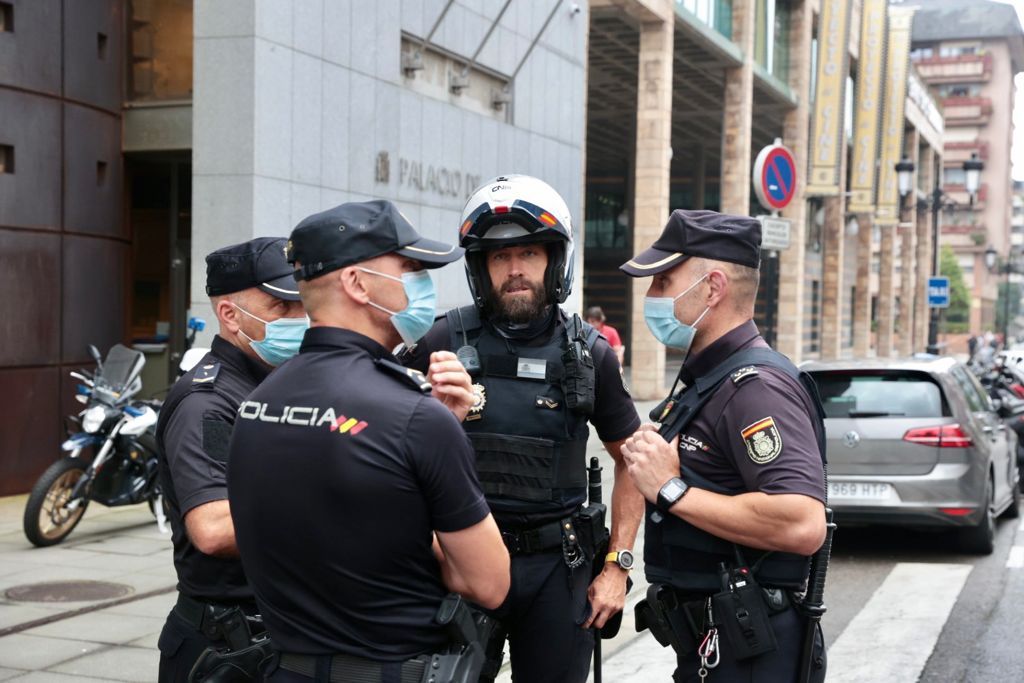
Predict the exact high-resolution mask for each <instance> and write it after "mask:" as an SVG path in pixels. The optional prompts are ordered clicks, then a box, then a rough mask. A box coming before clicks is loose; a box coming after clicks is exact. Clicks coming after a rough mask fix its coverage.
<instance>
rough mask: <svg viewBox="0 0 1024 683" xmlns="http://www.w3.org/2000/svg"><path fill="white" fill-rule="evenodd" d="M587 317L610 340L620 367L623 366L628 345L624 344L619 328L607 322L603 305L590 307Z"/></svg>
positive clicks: (609, 343)
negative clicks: (602, 308)
mask: <svg viewBox="0 0 1024 683" xmlns="http://www.w3.org/2000/svg"><path fill="white" fill-rule="evenodd" d="M586 319H587V322H588V323H590V324H591V325H593V326H594V328H595V329H597V331H598V332H600V333H601V334H602V335H604V338H605V339H607V340H608V345H609V346H611V347H612V351H614V352H615V357H616V358H618V359H619V367H622V364H623V362H624V361H625V358H626V347H625V346H623V345H622V338H621V337H619V332H618V330H616V329H615V328H614V327H612V326H611V325H607V324H605V320H606V318H605V317H604V311H602V310H601V307H600V306H591V307H590V308H588V309H587V315H586Z"/></svg>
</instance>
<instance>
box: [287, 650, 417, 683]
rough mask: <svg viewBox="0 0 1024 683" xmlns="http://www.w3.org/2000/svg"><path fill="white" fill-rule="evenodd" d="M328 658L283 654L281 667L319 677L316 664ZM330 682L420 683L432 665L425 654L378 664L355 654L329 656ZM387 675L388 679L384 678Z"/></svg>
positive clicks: (304, 674) (311, 676)
mask: <svg viewBox="0 0 1024 683" xmlns="http://www.w3.org/2000/svg"><path fill="white" fill-rule="evenodd" d="M327 657H328V655H320V656H317V655H294V654H288V653H286V652H284V653H281V659H280V667H281V668H282V669H285V670H286V671H291V672H292V673H297V674H300V675H302V676H308V677H309V678H316V675H317V665H318V664H319V663H320V661H321V660H323V659H325V658H327ZM329 658H330V664H329V666H330V674H329V676H330V678H329V680H330V681H331V683H384V682H385V681H387V682H388V683H391V682H394V683H420V681H422V680H423V672H424V671H425V670H426V668H427V664H428V663H429V662H430V658H429V657H428V656H426V655H424V656H421V657H417V658H415V659H409V660H406V661H404V662H375V661H373V660H370V659H363V658H362V657H353V656H352V655H333V656H330V657H329ZM385 676H387V677H385Z"/></svg>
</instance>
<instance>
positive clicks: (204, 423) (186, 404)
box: [156, 336, 269, 602]
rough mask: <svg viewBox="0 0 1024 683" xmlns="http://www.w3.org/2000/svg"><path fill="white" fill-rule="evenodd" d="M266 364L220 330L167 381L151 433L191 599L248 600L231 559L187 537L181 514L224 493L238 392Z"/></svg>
mask: <svg viewBox="0 0 1024 683" xmlns="http://www.w3.org/2000/svg"><path fill="white" fill-rule="evenodd" d="M268 371H269V368H267V366H265V365H263V364H261V363H259V362H257V361H255V360H253V359H251V358H249V357H248V356H246V355H245V354H244V353H242V351H241V350H240V349H237V348H235V347H234V346H232V345H231V344H230V343H229V342H227V341H226V340H225V339H223V338H222V337H219V336H218V337H214V338H213V344H212V345H211V349H210V353H208V354H206V355H205V356H203V359H202V360H201V361H199V363H198V364H197V365H196V366H195V367H194V368H192V369H191V370H189V371H188V372H187V373H185V375H184V376H182V377H181V379H179V380H178V381H177V383H175V385H174V386H173V387H172V388H171V391H170V393H169V394H168V395H167V400H166V401H164V407H163V409H162V410H161V411H160V420H159V422H158V423H157V429H156V435H157V443H158V445H159V448H160V453H161V458H160V461H159V471H160V483H161V486H162V488H163V493H164V498H165V499H166V501H167V504H168V508H169V511H170V514H169V520H170V522H171V540H172V542H173V544H174V569H175V570H176V571H177V573H178V590H179V591H180V592H181V593H183V594H184V595H187V596H189V597H191V598H195V599H197V600H210V601H214V602H240V601H245V602H251V601H252V590H251V589H250V588H249V586H248V583H247V582H246V580H245V573H244V572H243V571H242V563H241V562H239V560H238V559H232V558H221V557H212V556H210V555H206V554H203V553H202V552H200V551H199V550H198V549H197V548H196V547H195V546H194V545H192V542H191V541H190V540H189V537H188V533H186V530H185V522H184V518H185V515H186V514H187V513H188V512H189V511H190V510H192V509H193V508H196V507H198V506H200V505H203V504H205V503H212V502H214V501H217V500H224V499H226V498H227V497H228V495H227V460H228V441H229V439H230V438H231V427H232V425H233V424H234V422H235V415H236V414H237V413H238V406H239V405H240V404H241V403H242V400H243V399H244V398H245V397H246V396H247V395H248V394H249V392H251V391H252V390H253V389H255V388H256V385H257V384H259V383H260V382H261V381H262V380H263V378H264V377H266V375H267V372H268Z"/></svg>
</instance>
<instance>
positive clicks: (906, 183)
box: [896, 155, 914, 197]
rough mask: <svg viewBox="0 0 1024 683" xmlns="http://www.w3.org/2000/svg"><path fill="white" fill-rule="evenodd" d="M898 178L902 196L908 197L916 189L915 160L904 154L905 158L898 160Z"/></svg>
mask: <svg viewBox="0 0 1024 683" xmlns="http://www.w3.org/2000/svg"><path fill="white" fill-rule="evenodd" d="M896 180H897V182H898V184H899V188H900V197H906V196H907V195H908V194H910V191H911V190H913V189H914V185H913V184H914V162H913V161H911V160H910V157H908V156H906V155H903V158H902V159H900V160H899V161H898V162H896Z"/></svg>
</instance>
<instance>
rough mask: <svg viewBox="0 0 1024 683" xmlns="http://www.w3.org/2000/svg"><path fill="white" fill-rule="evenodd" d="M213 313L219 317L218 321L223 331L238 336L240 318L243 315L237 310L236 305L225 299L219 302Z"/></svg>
mask: <svg viewBox="0 0 1024 683" xmlns="http://www.w3.org/2000/svg"><path fill="white" fill-rule="evenodd" d="M213 312H214V314H215V315H216V316H217V320H218V322H220V327H221V329H222V330H224V331H225V332H230V333H231V334H238V330H239V329H240V327H241V326H240V324H239V323H240V321H239V316H240V315H242V313H241V312H239V310H238V309H237V308H235V305H234V304H233V303H232V302H231V300H230V299H228V298H227V297H224V298H222V299H220V300H219V301H217V303H216V305H215V306H214V307H213Z"/></svg>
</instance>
